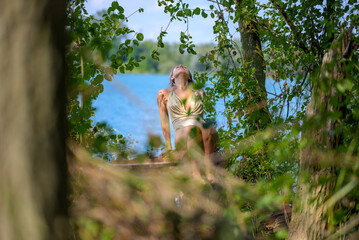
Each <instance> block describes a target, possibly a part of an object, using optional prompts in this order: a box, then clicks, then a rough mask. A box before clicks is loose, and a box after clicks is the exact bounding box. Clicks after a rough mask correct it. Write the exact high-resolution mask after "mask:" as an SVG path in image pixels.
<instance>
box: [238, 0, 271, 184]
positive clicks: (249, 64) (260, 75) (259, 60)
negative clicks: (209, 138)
mask: <svg viewBox="0 0 359 240" xmlns="http://www.w3.org/2000/svg"><path fill="white" fill-rule="evenodd" d="M251 3H252V4H251V5H250V6H248V5H247V2H246V5H245V6H244V4H243V3H242V0H236V10H237V14H239V15H241V17H240V18H239V21H238V25H239V31H240V34H241V44H242V51H243V60H244V65H245V66H244V68H245V69H248V70H249V69H251V68H254V74H253V77H252V79H247V80H246V81H243V83H242V84H244V85H247V86H245V87H246V89H248V93H247V94H244V97H245V98H246V99H247V101H248V106H247V108H246V109H245V114H246V118H247V122H248V133H249V134H254V133H255V132H257V131H259V130H263V129H265V128H266V127H267V126H268V125H269V124H270V123H271V116H270V113H269V111H268V104H267V93H266V88H265V82H266V63H265V60H264V56H263V52H262V43H261V39H260V37H259V32H258V22H257V20H256V19H255V16H253V15H252V13H251V12H252V11H253V10H254V8H255V6H254V4H255V2H254V1H252V2H251ZM253 81H254V82H255V84H253ZM265 159H266V150H265V148H263V149H262V151H261V152H260V153H258V154H257V155H256V156H245V155H242V159H241V161H240V163H239V166H238V169H237V174H238V175H239V176H240V177H241V178H243V179H246V180H250V181H253V180H258V179H259V178H261V177H263V176H262V175H263V173H265V174H266V173H268V172H269V171H270V170H269V169H266V168H267V167H266V166H267V165H266V164H264V161H265ZM261 165H262V167H260V166H261ZM249 169H264V171H263V173H260V175H261V176H257V174H258V173H253V172H249V171H248V170H249ZM265 177H266V178H269V177H270V176H265Z"/></svg>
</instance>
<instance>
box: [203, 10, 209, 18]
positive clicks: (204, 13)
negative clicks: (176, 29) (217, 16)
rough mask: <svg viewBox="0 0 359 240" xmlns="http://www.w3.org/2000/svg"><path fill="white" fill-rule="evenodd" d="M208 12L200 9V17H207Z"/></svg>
mask: <svg viewBox="0 0 359 240" xmlns="http://www.w3.org/2000/svg"><path fill="white" fill-rule="evenodd" d="M207 16H208V14H207V13H206V12H205V11H204V10H203V11H202V17H204V18H207Z"/></svg>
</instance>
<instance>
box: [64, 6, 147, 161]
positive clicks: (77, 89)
mask: <svg viewBox="0 0 359 240" xmlns="http://www.w3.org/2000/svg"><path fill="white" fill-rule="evenodd" d="M84 2H85V1H84V0H72V1H69V2H68V7H67V27H66V31H67V34H68V36H69V38H70V39H69V47H68V50H67V54H66V62H67V68H68V78H67V84H68V96H69V98H68V103H67V106H66V111H67V116H68V117H67V122H68V127H69V135H70V137H71V138H72V139H73V140H74V141H76V142H78V143H81V144H82V145H83V146H86V147H88V148H90V149H93V150H94V151H95V153H98V152H99V151H100V152H103V151H102V150H100V149H102V148H101V147H100V148H99V147H98V145H99V143H98V141H99V140H100V138H99V136H98V135H99V134H98V133H97V134H94V131H95V130H94V129H93V127H94V126H93V121H92V117H93V116H94V114H95V109H94V107H93V106H92V102H93V100H95V99H96V98H97V97H98V95H99V94H100V93H102V92H103V85H102V82H103V81H104V80H107V81H111V80H112V78H113V76H114V74H116V73H117V72H118V71H119V72H121V73H124V72H125V71H132V70H133V69H134V68H135V67H138V66H139V62H141V60H142V59H143V58H141V57H140V58H138V59H135V58H134V57H129V55H130V54H131V53H132V52H133V45H132V44H134V45H139V42H140V41H142V40H143V38H144V37H143V34H142V33H137V32H135V31H134V30H131V29H129V28H128V27H126V26H125V25H124V22H125V21H127V20H128V19H127V17H126V16H125V15H124V9H123V8H122V6H120V5H119V4H118V3H117V2H116V1H114V2H112V4H111V6H110V7H109V8H108V9H107V10H106V11H104V12H102V13H101V16H99V18H96V17H94V16H92V15H87V12H86V9H85V6H84ZM138 11H139V12H141V11H143V10H142V9H139V10H138ZM115 43H116V44H117V46H116V48H115V50H114V44H115ZM110 50H114V51H110ZM125 58H126V62H125V61H124V60H125ZM101 126H102V125H101ZM105 129H106V130H108V127H106V128H105ZM96 136H97V137H96ZM111 136H112V135H111ZM119 136H120V135H118V136H117V137H116V138H120V139H121V140H119V139H117V140H118V141H123V140H124V139H123V137H119ZM93 137H95V138H93ZM113 140H116V139H113ZM105 142H108V141H107V140H105V141H103V142H102V143H101V144H104V143H105ZM90 143H96V146H95V147H94V148H91V144H90ZM110 146H111V144H110ZM110 148H111V149H112V148H113V147H110ZM107 150H109V149H107ZM125 152H126V151H124V152H123V154H125ZM105 158H106V159H108V160H109V159H110V158H109V157H108V156H107V157H105Z"/></svg>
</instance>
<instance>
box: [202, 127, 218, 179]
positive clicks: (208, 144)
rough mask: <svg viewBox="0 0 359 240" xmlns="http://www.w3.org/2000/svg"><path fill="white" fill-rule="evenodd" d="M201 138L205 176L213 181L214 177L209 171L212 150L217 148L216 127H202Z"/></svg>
mask: <svg viewBox="0 0 359 240" xmlns="http://www.w3.org/2000/svg"><path fill="white" fill-rule="evenodd" d="M201 132H202V139H203V146H204V164H205V171H206V178H207V180H208V181H209V182H215V177H214V175H213V174H212V173H211V169H212V165H213V159H212V157H213V156H214V154H213V153H214V152H215V151H216V148H217V146H216V145H217V140H218V134H217V131H216V129H215V128H214V127H213V126H211V127H209V128H202V129H201Z"/></svg>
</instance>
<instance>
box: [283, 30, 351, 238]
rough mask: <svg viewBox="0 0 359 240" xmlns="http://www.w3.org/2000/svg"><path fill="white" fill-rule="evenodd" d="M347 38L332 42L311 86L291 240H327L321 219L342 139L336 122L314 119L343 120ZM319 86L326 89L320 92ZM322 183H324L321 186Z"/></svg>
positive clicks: (331, 184)
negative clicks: (331, 114)
mask: <svg viewBox="0 0 359 240" xmlns="http://www.w3.org/2000/svg"><path fill="white" fill-rule="evenodd" d="M348 36H349V34H348V33H344V34H342V35H341V36H340V38H338V39H337V40H336V41H334V42H333V44H332V47H331V49H330V50H329V51H328V52H327V53H326V54H325V55H324V57H323V60H322V66H321V72H320V75H319V81H316V82H313V87H312V98H311V101H310V103H309V105H308V107H307V109H306V117H307V121H309V124H308V123H307V125H310V127H309V128H306V129H305V130H303V132H302V139H304V140H306V141H307V142H309V144H308V145H307V146H306V147H304V148H302V150H301V153H300V166H301V169H300V175H299V180H298V187H297V199H296V201H295V203H294V208H293V210H294V211H293V213H292V221H291V223H290V232H289V238H288V239H290V240H298V239H301V240H302V239H303V240H305V239H308V240H309V239H310V240H315V239H325V238H326V237H325V228H326V223H325V221H324V220H323V216H324V215H325V213H326V210H327V209H326V208H325V205H324V204H323V203H324V201H325V200H327V199H328V197H329V196H330V195H331V193H332V190H333V183H334V182H335V179H336V176H335V172H334V167H333V161H334V158H335V153H336V151H337V148H338V146H340V145H341V144H342V136H341V134H340V132H339V131H337V127H338V125H339V120H338V119H337V120H331V119H324V120H325V123H324V124H322V125H319V126H318V124H316V122H318V121H313V119H314V118H315V117H318V116H323V113H327V112H340V113H341V116H340V119H343V118H345V114H346V109H345V107H343V106H342V103H343V101H344V98H345V95H344V94H342V93H339V92H338V90H337V88H336V85H337V83H338V82H340V81H342V80H343V79H344V77H345V76H344V65H343V63H340V60H341V59H342V58H343V54H344V52H345V49H346V47H347V46H348V44H350V39H349V37H348ZM333 66H334V67H333ZM320 85H327V87H326V88H324V89H323V87H322V88H321V87H320ZM334 99H335V101H333V100H334ZM332 102H336V104H335V105H333V104H332ZM323 179H326V181H325V182H324V183H323Z"/></svg>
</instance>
